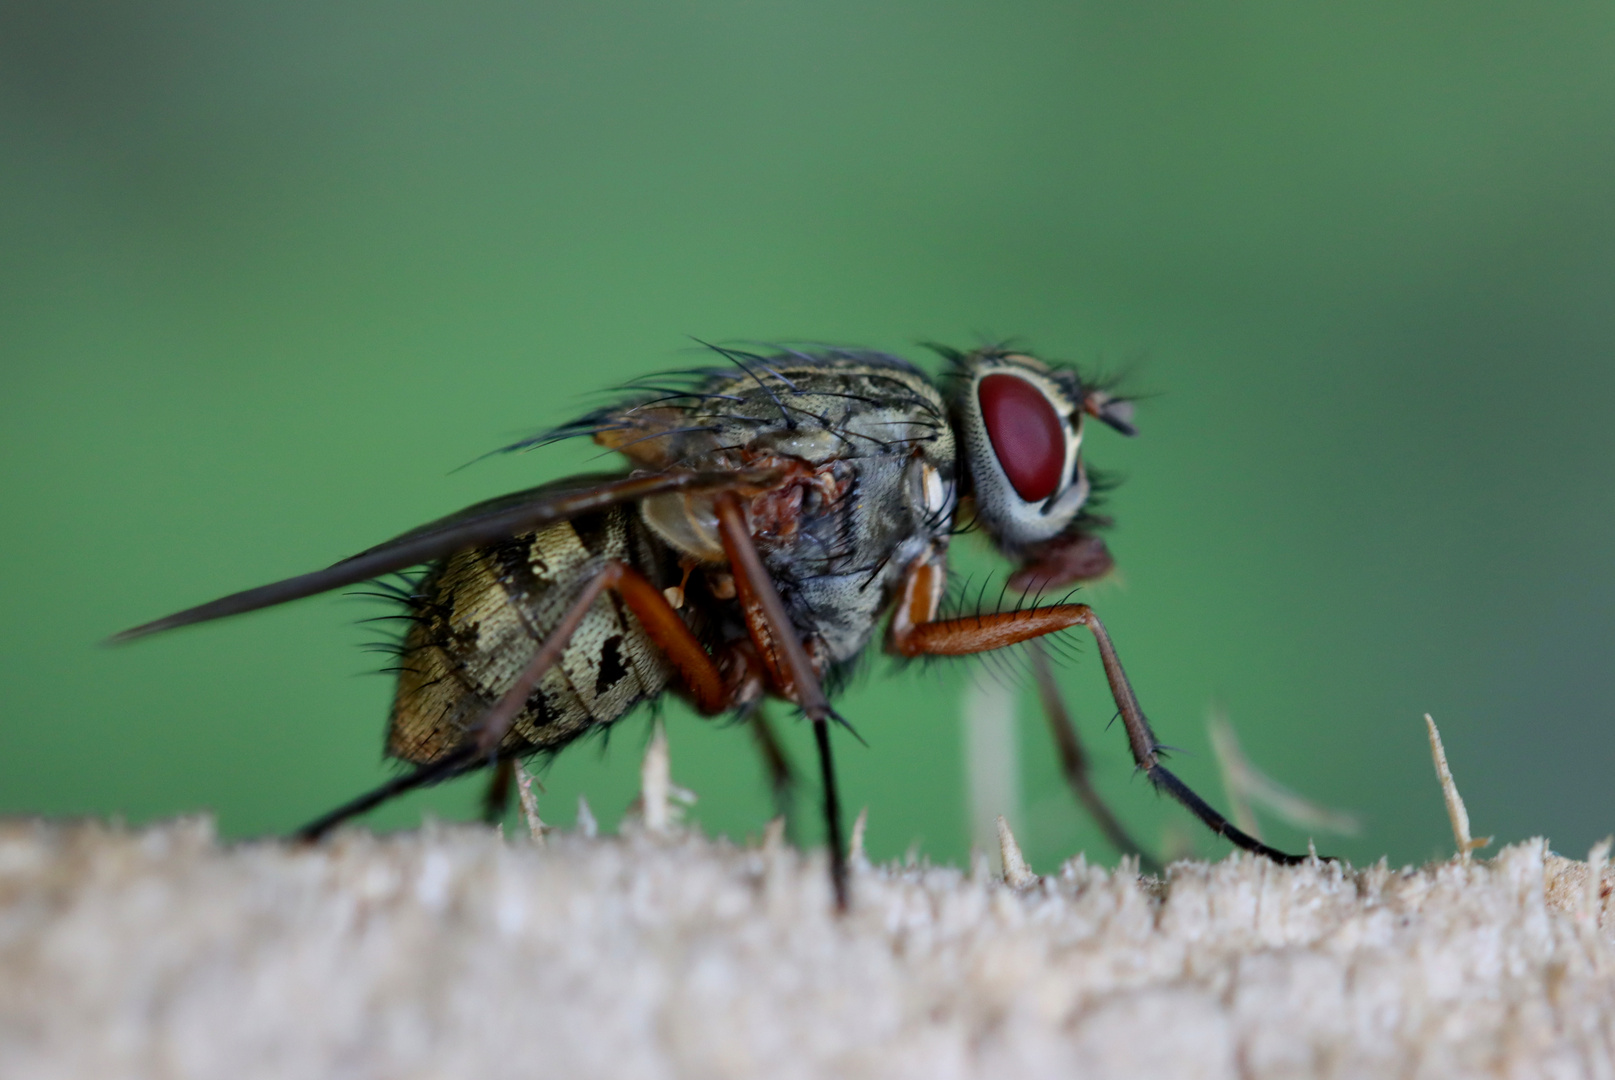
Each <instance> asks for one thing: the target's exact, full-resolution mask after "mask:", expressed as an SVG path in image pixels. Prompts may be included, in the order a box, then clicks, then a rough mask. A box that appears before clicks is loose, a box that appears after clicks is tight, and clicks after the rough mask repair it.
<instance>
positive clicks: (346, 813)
mask: <svg viewBox="0 0 1615 1080" xmlns="http://www.w3.org/2000/svg"><path fill="white" fill-rule="evenodd" d="M714 349H715V351H716V352H718V353H719V354H721V356H722V357H723V358H724V359H725V360H726V361H728V364H729V366H726V367H714V368H710V369H699V370H696V371H691V372H685V373H682V374H681V375H678V376H671V377H668V378H669V380H670V381H671V382H673V385H658V386H655V387H640V388H637V389H635V391H634V392H633V393H632V394H631V395H630V396H629V397H628V398H627V399H626V400H624V401H621V402H619V403H618V404H616V405H614V406H611V407H609V408H606V409H602V410H599V411H597V412H594V413H591V414H590V415H588V416H585V417H583V418H581V419H579V420H577V421H575V422H574V423H571V424H568V425H565V426H564V427H561V428H558V429H556V430H554V431H552V432H549V433H547V434H546V435H543V436H539V437H537V438H535V439H532V440H528V442H526V443H522V444H518V446H517V447H514V448H512V449H516V448H522V447H526V446H530V445H535V444H540V443H545V442H550V441H555V440H558V439H563V438H570V437H588V438H592V439H593V440H594V441H595V442H597V443H598V444H600V445H601V446H603V447H605V448H607V449H608V450H612V451H616V452H617V453H619V454H620V455H621V456H622V457H623V458H624V459H626V460H625V466H626V467H625V468H624V469H623V471H620V472H617V473H612V474H603V475H589V476H579V477H572V478H569V479H565V480H561V481H558V482H555V483H551V484H546V485H543V486H541V487H536V488H532V489H529V490H527V491H521V492H517V493H515V494H512V495H507V496H503V497H501V498H497V499H492V500H489V501H487V502H483V503H479V504H477V505H475V506H472V507H469V508H468V509H466V510H463V511H461V512H459V513H457V514H452V515H450V516H449V517H446V518H443V519H441V520H439V521H435V522H432V523H430V524H428V525H423V526H421V527H420V528H418V529H414V530H411V531H410V532H407V533H404V534H403V535H401V536H398V537H396V538H394V539H392V540H389V541H387V542H386V543H384V544H380V545H378V546H377V547H373V548H371V549H369V550H367V551H364V552H361V553H360V554H358V555H355V556H353V557H352V558H349V559H345V560H343V561H341V562H338V563H336V564H334V565H332V566H330V567H327V568H326V569H324V570H317V571H314V572H313V573H309V574H304V575H301V576H299V577H294V578H289V579H287V580H285V581H279V582H275V583H273V584H270V585H264V586H260V587H258V588H256V589H248V590H246V591H245V592H239V593H235V594H233V595H230V596H226V597H223V598H222V599H219V600H215V601H213V602H211V603H207V604H203V605H201V606H199V607H194V608H190V609H187V610H185V611H181V612H178V613H177V614H174V615H170V616H168V617H166V618H163V619H158V620H156V621H154V622H149V623H146V624H144V625H142V626H137V627H134V628H133V629H130V630H126V631H124V632H123V633H121V634H119V635H117V636H116V638H114V639H113V640H115V641H128V640H131V639H133V638H138V637H143V636H145V635H147V634H151V633H155V632H157V631H160V630H169V629H173V628H175V627H179V626H186V625H189V624H191V623H198V622H206V621H208V620H211V619H217V618H222V617H224V616H226V615H236V614H240V613H242V612H246V611H253V610H256V609H258V608H264V607H270V606H273V605H276V604H282V603H285V602H287V601H290V600H296V599H299V598H301V597H305V596H312V595H314V594H316V593H322V592H326V591H328V590H331V589H336V588H341V587H343V586H347V585H353V584H356V583H359V582H363V581H368V580H371V579H374V578H377V577H378V576H380V575H383V574H388V573H393V572H399V571H404V570H408V569H410V568H412V567H426V569H425V571H424V574H423V575H422V576H421V577H420V578H419V579H418V580H415V581H414V583H413V587H411V588H408V589H405V590H402V591H401V592H400V594H399V599H400V602H401V603H402V605H403V608H404V610H403V615H404V616H405V620H406V623H407V629H406V630H405V632H404V635H403V638H402V641H401V642H400V645H399V649H398V653H399V676H398V687H397V691H396V694H395V695H394V700H393V705H392V712H391V717H390V720H389V723H388V730H387V752H388V754H389V755H391V756H392V757H395V758H397V759H399V760H400V761H402V762H404V763H406V764H407V765H409V766H411V768H410V770H409V771H407V772H404V773H401V774H400V775H399V776H398V777H397V778H395V779H394V780H392V781H390V782H389V783H387V784H384V785H382V786H381V787H379V788H376V789H375V790H373V791H370V792H368V793H366V794H364V795H362V796H360V797H359V798H357V799H355V800H353V801H352V802H350V803H348V804H346V805H344V806H341V807H338V808H337V809H335V810H333V811H332V812H330V813H329V814H326V815H325V816H324V817H321V818H319V819H318V820H316V821H314V822H312V823H310V824H309V825H308V826H306V827H305V828H304V829H303V830H301V832H300V834H299V835H301V836H303V837H306V838H309V839H315V838H318V837H319V836H321V835H323V834H324V833H325V832H327V831H328V830H329V829H331V828H332V827H333V826H335V825H337V824H338V823H340V822H342V821H344V820H346V819H348V818H351V817H354V816H356V815H358V814H361V813H364V812H365V811H367V810H369V809H371V808H373V807H375V806H376V805H378V804H380V803H382V802H384V801H386V800H387V799H389V798H392V797H393V796H395V795H398V794H400V793H402V792H405V791H408V790H411V789H413V788H417V787H422V786H425V785H429V784H434V783H437V782H439V781H442V780H446V779H448V778H450V777H453V776H458V775H461V774H464V773H468V772H472V771H475V770H477V769H480V768H484V767H489V766H494V767H495V785H494V786H495V788H496V789H497V788H498V786H499V784H500V782H501V778H502V777H508V769H509V765H510V764H511V763H513V762H514V761H516V760H519V759H521V758H523V757H526V756H529V755H532V754H535V753H539V752H548V753H553V752H555V751H558V750H560V749H561V748H562V747H564V746H565V745H566V744H568V743H569V742H571V741H572V740H574V739H576V738H577V737H578V736H580V735H582V734H584V733H585V732H588V731H590V730H591V729H595V728H599V727H601V726H603V725H608V724H611V723H614V722H615V721H616V720H618V719H620V718H621V717H622V716H624V715H625V714H626V713H627V712H628V711H629V710H631V709H633V708H634V707H635V706H636V705H638V704H640V703H641V702H644V701H647V700H651V699H654V698H657V697H659V696H661V695H662V694H664V693H668V692H673V693H676V694H678V695H680V696H681V697H683V698H685V699H686V700H688V701H689V702H690V703H691V704H693V705H694V706H695V708H696V709H697V710H699V711H700V712H701V713H703V714H705V715H716V714H719V713H723V712H731V711H737V710H739V711H744V712H746V713H748V714H751V715H756V707H757V706H758V705H759V704H760V703H761V702H762V701H763V700H764V699H766V698H774V699H779V700H784V701H786V702H790V703H792V704H794V705H795V706H797V707H798V708H800V709H801V711H802V712H803V714H805V715H806V716H807V718H808V719H809V720H810V721H811V722H812V724H813V732H814V741H815V744H816V748H817V751H818V760H819V769H820V775H821V778H822V783H823V796H824V802H823V808H824V816H825V824H826V834H827V838H828V841H829V845H830V854H831V857H830V874H831V883H832V886H833V890H834V894H835V899H836V904H837V907H838V908H843V909H844V908H845V907H846V904H847V873H846V862H845V845H844V843H843V839H842V826H841V809H840V800H839V795H838V792H837V788H836V779H835V769H834V763H833V759H832V755H831V743H830V731H831V726H832V724H833V723H837V722H843V723H844V721H842V720H841V718H840V717H839V716H838V715H837V714H836V713H835V711H834V710H833V709H832V708H831V705H830V698H829V692H830V691H833V690H834V689H835V688H836V687H837V686H838V685H839V683H840V681H841V678H842V676H843V675H844V674H845V673H846V671H847V670H848V669H849V668H850V667H851V665H852V664H853V663H854V662H855V660H856V659H857V658H858V656H859V655H860V654H862V653H863V652H864V651H865V649H866V648H867V647H868V646H869V645H870V643H871V641H872V640H873V638H874V637H875V635H876V633H877V630H878V628H879V627H880V625H881V624H882V622H884V623H885V625H886V632H885V638H884V647H885V649H886V651H887V652H889V653H892V654H894V655H896V656H898V657H904V658H915V657H921V656H961V655H967V654H972V653H980V652H986V651H989V650H993V649H1001V648H1006V647H1008V646H1011V645H1016V644H1019V643H1022V642H1027V641H1032V640H1033V639H1036V638H1040V637H1042V636H1043V635H1046V634H1051V633H1057V632H1059V631H1062V630H1067V629H1071V628H1074V627H1083V628H1086V629H1087V631H1088V632H1089V633H1090V634H1092V635H1093V638H1094V640H1095V642H1096V644H1097V645H1098V650H1099V658H1100V661H1101V664H1102V665H1103V667H1104V671H1105V677H1106V679H1107V680H1108V682H1109V684H1110V690H1111V694H1112V696H1113V697H1114V699H1115V702H1116V706H1117V709H1118V710H1119V712H1120V715H1121V718H1122V721H1123V724H1124V726H1125V728H1126V731H1127V737H1128V742H1129V745H1130V747H1131V750H1132V754H1133V759H1134V761H1135V762H1136V763H1137V766H1138V768H1139V769H1140V770H1141V771H1143V772H1144V773H1145V775H1146V776H1147V777H1148V778H1149V780H1150V782H1151V783H1152V784H1153V785H1154V786H1155V787H1156V788H1157V789H1159V790H1162V791H1165V792H1166V793H1167V794H1169V795H1171V796H1172V797H1173V798H1175V799H1177V800H1178V801H1179V802H1181V803H1182V804H1183V805H1184V806H1186V807H1187V808H1188V809H1189V810H1190V811H1191V812H1193V813H1194V814H1195V816H1196V817H1198V818H1199V819H1200V820H1201V821H1202V822H1204V823H1205V824H1206V825H1207V826H1209V827H1210V828H1211V829H1212V830H1213V831H1215V832H1217V833H1219V834H1220V835H1222V836H1224V837H1227V838H1228V839H1229V840H1230V841H1232V842H1233V843H1234V844H1236V845H1238V846H1239V847H1241V848H1244V849H1246V850H1249V851H1253V852H1257V853H1259V854H1262V855H1265V856H1267V857H1269V858H1272V859H1275V860H1278V861H1281V862H1286V863H1293V862H1297V861H1300V858H1301V857H1300V856H1295V855H1287V854H1285V853H1283V852H1279V851H1275V850H1274V849H1272V848H1269V847H1267V846H1266V845H1264V844H1262V843H1261V842H1260V841H1258V840H1256V839H1255V838H1253V837H1251V836H1249V835H1247V834H1245V833H1244V832H1241V831H1240V830H1239V829H1237V828H1235V827H1234V826H1233V825H1232V824H1230V823H1229V822H1228V821H1227V820H1226V819H1225V818H1224V817H1223V816H1222V815H1221V814H1219V813H1218V812H1217V811H1216V810H1214V809H1212V808H1211V807H1210V806H1209V805H1208V804H1207V803H1206V802H1205V801H1204V800H1202V799H1201V798H1200V797H1199V796H1197V795H1196V794H1195V793H1194V792H1193V791H1191V790H1190V789H1189V788H1188V787H1187V786H1186V785H1184V783H1183V782H1182V781H1181V780H1179V779H1178V778H1177V776H1175V775H1174V774H1173V773H1172V772H1170V771H1169V770H1168V769H1167V768H1166V767H1165V766H1164V765H1162V764H1161V746H1160V744H1159V742H1158V741H1157V740H1156V738H1155V734H1154V732H1153V731H1152V730H1151V728H1150V724H1149V721H1148V720H1147V719H1146V718H1145V715H1144V711H1143V709H1142V708H1141V707H1140V706H1139V703H1138V699H1137V697H1136V695H1135V694H1134V693H1133V689H1132V686H1131V685H1130V684H1129V683H1128V680H1127V676H1126V673H1125V672H1124V671H1123V670H1122V666H1121V662H1120V660H1119V659H1118V658H1117V655H1116V650H1115V648H1114V646H1113V645H1112V643H1111V640H1110V636H1109V635H1108V634H1107V633H1106V631H1105V628H1104V626H1103V624H1102V623H1101V622H1100V621H1099V618H1098V616H1096V615H1095V614H1094V612H1093V610H1092V609H1091V608H1089V607H1088V606H1087V605H1086V604H1074V603H1056V604H1042V605H1034V606H1030V607H1024V608H1017V609H1016V610H1011V611H995V612H990V613H978V614H974V615H968V616H963V617H945V616H944V614H943V611H942V600H943V594H944V591H945V587H946V584H947V572H948V570H947V554H948V544H949V541H950V539H951V537H952V536H953V534H954V532H955V524H956V522H957V521H959V520H960V519H961V518H962V517H963V516H965V514H968V515H970V517H971V518H972V519H973V520H974V521H975V522H977V523H979V525H980V527H981V528H982V530H983V531H984V532H985V534H986V535H987V537H988V538H989V540H990V541H991V542H992V544H993V545H994V547H995V548H996V549H997V550H998V552H999V553H1000V554H1002V555H1003V556H1004V557H1005V558H1007V559H1008V560H1009V561H1010V562H1012V563H1013V564H1015V569H1014V570H1013V571H1012V573H1011V574H1010V577H1009V580H1008V584H1009V586H1010V587H1012V588H1014V589H1016V590H1018V591H1020V592H1023V593H1026V592H1036V593H1039V594H1041V593H1042V592H1043V591H1044V590H1047V589H1049V588H1055V587H1062V586H1068V585H1072V584H1075V583H1078V582H1082V581H1086V580H1091V579H1093V578H1096V577H1099V576H1102V575H1103V574H1104V573H1106V572H1107V571H1108V570H1109V569H1110V567H1111V565H1112V563H1111V557H1110V554H1109V552H1108V551H1107V550H1106V548H1105V544H1104V541H1103V540H1102V539H1101V538H1100V537H1099V535H1098V532H1097V530H1098V529H1099V528H1101V527H1102V526H1103V525H1105V524H1106V523H1107V522H1106V520H1105V519H1103V518H1100V517H1098V516H1096V515H1095V514H1094V513H1093V512H1092V508H1091V494H1092V490H1093V485H1092V483H1091V481H1090V479H1089V476H1088V473H1087V470H1086V468H1085V465H1084V461H1083V455H1082V439H1083V425H1084V420H1085V419H1094V420H1098V421H1100V422H1101V423H1104V424H1106V425H1107V426H1109V427H1110V428H1113V429H1115V430H1116V431H1118V432H1120V433H1122V434H1123V435H1133V434H1135V433H1136V432H1135V429H1134V427H1133V425H1132V419H1131V405H1130V403H1129V402H1127V401H1126V400H1125V399H1122V398H1118V397H1114V396H1112V395H1111V394H1109V393H1108V392H1107V391H1106V390H1104V389H1103V388H1101V387H1098V386H1095V385H1091V384H1088V383H1085V382H1084V381H1083V380H1082V378H1081V377H1080V376H1079V375H1078V373H1077V372H1076V371H1075V370H1073V369H1072V368H1070V367H1066V366H1060V365H1053V364H1048V363H1045V362H1043V361H1041V360H1039V359H1037V358H1036V357H1034V356H1031V355H1029V354H1027V353H1024V352H1014V351H1010V350H1007V349H1002V348H985V349H978V350H976V351H973V352H969V353H962V352H956V351H953V350H949V349H938V351H939V352H940V353H941V355H942V356H943V358H944V359H945V360H946V361H947V364H948V370H947V371H946V372H945V373H944V375H943V376H942V377H941V378H940V379H938V380H933V379H932V378H931V377H929V376H927V375H926V374H925V373H924V372H923V371H922V370H921V369H919V368H918V367H916V366H914V365H913V364H911V363H909V362H908V361H906V360H903V359H901V358H899V357H896V356H892V355H888V354H885V353H878V352H872V351H862V350H851V349H814V350H811V351H799V350H783V351H779V352H775V353H772V354H767V355H765V354H762V353H756V352H748V351H741V350H737V349H727V348H717V347H714ZM1034 659H1036V660H1037V661H1038V663H1036V664H1035V668H1036V670H1037V672H1038V673H1039V680H1040V683H1042V684H1043V689H1044V691H1045V699H1046V700H1053V699H1052V698H1051V695H1050V694H1049V691H1050V690H1051V688H1052V684H1051V683H1049V681H1048V678H1047V669H1046V666H1045V665H1044V664H1043V663H1042V661H1041V657H1034ZM1050 718H1051V721H1052V722H1055V724H1056V733H1057V735H1058V736H1059V740H1058V741H1059V745H1060V750H1061V754H1062V759H1063V762H1064V764H1065V766H1066V772H1067V775H1068V777H1070V778H1071V779H1072V782H1073V785H1074V786H1076V787H1077V788H1078V793H1079V795H1081V796H1082V797H1083V798H1084V801H1085V802H1088V803H1089V804H1090V805H1094V803H1093V801H1092V800H1093V799H1094V798H1095V797H1094V796H1093V794H1092V791H1091V789H1086V790H1085V776H1084V775H1083V774H1082V770H1083V768H1084V766H1083V765H1082V760H1081V756H1080V749H1078V748H1077V746H1076V743H1075V733H1074V732H1072V731H1070V730H1069V724H1068V723H1066V730H1065V731H1064V732H1062V730H1061V727H1060V724H1061V723H1062V722H1064V721H1063V713H1061V714H1060V715H1059V716H1056V710H1055V709H1054V708H1053V707H1051V711H1050ZM765 742H766V740H765ZM1073 754H1075V755H1076V757H1075V758H1073ZM772 757H773V760H774V762H775V772H776V776H777V775H778V769H779V765H780V763H779V758H778V755H777V753H775V754H773V755H772ZM1107 813H1108V812H1107ZM1106 829H1107V832H1111V833H1112V835H1113V836H1114V837H1116V838H1119V839H1118V842H1119V843H1121V844H1122V846H1123V847H1124V848H1125V847H1127V846H1129V845H1130V841H1126V838H1125V834H1123V833H1122V832H1121V831H1120V828H1119V826H1116V825H1115V822H1114V819H1110V820H1109V822H1108V824H1107V825H1106ZM1134 850H1136V847H1135V848H1134Z"/></svg>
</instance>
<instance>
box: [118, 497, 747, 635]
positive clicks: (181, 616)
mask: <svg viewBox="0 0 1615 1080" xmlns="http://www.w3.org/2000/svg"><path fill="white" fill-rule="evenodd" d="M778 479H779V475H778V473H777V472H775V471H773V470H770V469H741V470H730V471H723V472H680V473H656V474H653V475H650V476H621V475H607V476H575V477H571V478H569V479H566V480H559V481H556V482H555V483H552V484H545V485H543V486H541V487H536V488H530V489H529V490H527V491H518V492H516V493H514V494H512V495H501V496H500V497H498V498H496V499H489V500H488V501H487V502H481V503H477V504H476V505H475V506H469V507H467V508H466V509H464V510H461V511H460V512H459V513H457V514H450V515H449V516H448V517H446V518H440V519H438V520H437V521H434V522H431V523H430V524H427V525H422V526H421V527H420V528H418V529H411V530H410V531H409V532H407V533H404V534H403V535H402V536H397V537H394V538H393V539H391V540H388V541H387V542H386V543H384V544H379V545H377V546H376V547H373V548H370V549H369V550H368V551H361V552H360V553H359V554H357V555H355V556H353V557H352V558H349V559H343V560H342V561H341V562H339V563H335V564H333V565H331V566H328V567H326V568H325V569H324V570H316V571H314V572H313V573H310V574H301V575H299V576H297V577H293V578H287V579H286V580H284V581H277V582H274V583H272V584H269V585H260V586H258V587H257V588H256V589H248V590H246V591H245V592H238V593H231V594H230V595H229V596H224V597H220V598H219V599H217V600H214V601H212V602H210V603H206V604H202V605H200V606H198V607H193V608H187V609H185V610H184V611H180V612H176V613H174V614H173V615H169V616H166V617H164V618H161V619H157V620H154V621H152V622H149V623H143V624H141V625H140V626H136V627H133V628H131V629H129V630H125V631H123V632H122V633H120V634H115V635H114V636H113V637H112V638H110V639H109V643H112V644H117V643H121V642H125V641H133V640H134V639H135V638H140V637H145V636H146V635H147V634H155V633H157V632H158V631H159V630H172V629H174V628H175V627H179V626H190V625H191V624H192V623H199V622H208V621H210V620H212V619H222V618H224V617H225V616H226V615H239V614H241V613H242V612H244V611H257V610H258V609H259V608H266V607H273V606H274V605H276V604H284V603H286V602H287V601H288V600H300V599H302V598H303V597H305V596H313V595H314V594H316V593H322V592H328V591H330V590H331V589H339V588H341V587H342V586H344V585H353V584H356V583H358V582H361V581H368V580H370V579H371V578H373V577H376V576H378V575H381V574H386V573H389V572H391V571H393V570H403V569H405V568H406V567H410V566H419V565H420V564H421V563H426V562H432V561H434V560H437V559H441V558H443V557H445V556H447V555H451V554H453V553H454V552H456V551H460V550H462V549H464V548H470V547H480V546H482V545H484V544H491V543H493V542H495V541H497V540H502V539H504V538H505V537H507V536H516V535H519V534H521V533H525V532H531V531H533V530H534V529H537V528H540V527H542V526H544V525H549V524H552V523H554V522H557V521H566V520H569V519H571V518H575V517H578V516H580V515H582V514H587V513H592V512H594V511H598V510H604V509H605V508H606V507H608V506H614V505H616V504H618V503H627V502H638V501H639V500H640V499H644V498H648V497H649V496H652V495H664V494H667V493H669V492H682V493H686V494H699V493H703V492H714V491H733V490H741V489H746V488H766V487H768V486H769V485H771V484H773V483H775V482H776V481H777V480H778Z"/></svg>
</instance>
